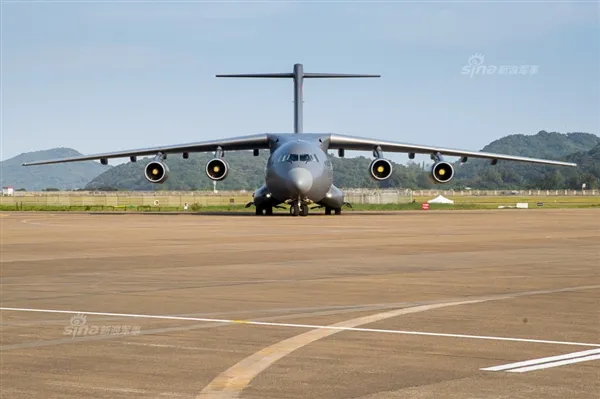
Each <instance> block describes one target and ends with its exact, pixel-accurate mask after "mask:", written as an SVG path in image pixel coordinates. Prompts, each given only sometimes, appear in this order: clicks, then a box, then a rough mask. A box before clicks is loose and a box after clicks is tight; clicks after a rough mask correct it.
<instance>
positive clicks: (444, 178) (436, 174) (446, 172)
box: [431, 161, 454, 183]
mask: <svg viewBox="0 0 600 399" xmlns="http://www.w3.org/2000/svg"><path fill="white" fill-rule="evenodd" d="M431 176H432V177H433V180H434V181H436V182H438V183H448V182H449V181H450V180H452V178H453V177H454V168H453V167H452V165H451V164H450V163H448V162H445V161H441V162H436V163H435V164H434V165H433V167H432V168H431Z"/></svg>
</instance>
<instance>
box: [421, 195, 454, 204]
mask: <svg viewBox="0 0 600 399" xmlns="http://www.w3.org/2000/svg"><path fill="white" fill-rule="evenodd" d="M427 203H429V204H454V201H452V200H451V199H448V198H446V197H444V196H443V195H438V196H437V197H435V198H434V199H430V200H429V201H427Z"/></svg>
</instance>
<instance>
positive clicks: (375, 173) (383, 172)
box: [369, 158, 392, 180]
mask: <svg viewBox="0 0 600 399" xmlns="http://www.w3.org/2000/svg"><path fill="white" fill-rule="evenodd" d="M369 172H371V177H373V178H374V179H375V180H386V179H389V177H390V176H391V175H392V163H391V162H390V161H388V160H387V159H383V158H378V159H374V160H373V162H371V165H369Z"/></svg>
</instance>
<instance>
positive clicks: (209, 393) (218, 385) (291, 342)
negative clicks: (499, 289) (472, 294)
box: [196, 286, 600, 399]
mask: <svg viewBox="0 0 600 399" xmlns="http://www.w3.org/2000/svg"><path fill="white" fill-rule="evenodd" d="M590 288H598V286H584V287H571V288H561V289H556V290H541V291H529V292H519V293H513V294H505V295H491V296H488V297H480V298H473V299H471V300H466V301H465V300H463V301H458V300H457V301H447V302H444V303H438V304H429V305H423V306H415V307H412V308H407V309H406V308H405V309H396V310H392V311H388V312H383V313H377V314H373V315H369V316H364V317H359V318H355V319H352V320H346V321H343V322H340V323H337V324H334V325H333V326H329V327H332V328H339V329H337V330H334V329H323V328H318V329H314V330H312V331H308V332H305V333H303V334H300V335H297V336H294V337H292V338H288V339H286V340H283V341H280V342H278V343H275V344H273V345H270V346H268V347H266V348H264V349H262V350H260V351H258V352H256V353H254V354H253V355H250V356H248V357H246V358H245V359H243V360H241V361H240V362H238V363H236V364H235V365H233V366H232V367H230V368H229V369H227V370H226V371H224V372H223V373H221V374H219V375H218V376H217V377H216V378H215V379H213V380H212V381H211V382H210V383H209V384H208V385H207V386H206V387H205V388H204V389H203V390H202V391H201V392H200V394H199V395H198V396H196V399H201V398H214V399H216V398H221V399H235V398H239V396H240V395H241V393H242V391H243V390H244V389H245V388H246V387H247V386H248V385H250V383H251V382H252V380H253V379H254V378H256V377H257V376H258V375H259V374H260V373H262V372H263V371H265V370H266V369H268V368H269V367H271V366H272V365H273V364H274V363H275V362H277V361H279V360H281V359H282V358H284V357H285V356H287V355H289V354H290V353H292V352H294V351H295V350H297V349H300V348H303V347H304V346H306V345H309V344H311V343H313V342H315V341H317V340H319V339H322V338H326V337H328V336H331V335H333V334H336V333H338V332H340V331H342V330H351V331H371V332H372V331H374V329H366V328H357V327H358V326H359V325H363V324H368V323H373V322H376V321H381V320H385V319H389V318H392V317H396V316H400V315H404V314H409V313H417V312H424V311H427V310H432V309H438V308H443V307H449V306H458V305H465V304H476V303H482V302H489V301H497V300H504V299H513V298H518V297H521V296H525V295H539V294H549V293H558V292H568V291H577V290H582V289H590ZM377 331H378V332H384V331H385V332H394V333H398V334H418V335H429V336H432V335H433V336H440V337H458V338H473V339H493V340H504V341H518V342H536V343H540V342H542V341H540V340H530V339H523V338H504V337H485V336H472V335H459V334H439V333H425V332H419V333H416V332H407V331H396V330H377ZM543 343H550V341H543ZM554 343H558V342H556V341H554ZM563 344H564V343H563ZM570 344H571V345H573V344H575V343H570ZM592 346H600V345H599V344H592ZM599 351H600V350H599Z"/></svg>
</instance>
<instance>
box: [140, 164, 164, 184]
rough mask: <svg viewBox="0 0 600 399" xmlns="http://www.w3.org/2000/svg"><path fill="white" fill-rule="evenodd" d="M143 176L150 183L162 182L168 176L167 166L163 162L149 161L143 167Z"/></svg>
mask: <svg viewBox="0 0 600 399" xmlns="http://www.w3.org/2000/svg"><path fill="white" fill-rule="evenodd" d="M144 176H145V177H146V180H148V181H149V182H150V183H164V182H165V181H167V179H168V178H169V167H168V166H167V164H166V163H164V162H160V161H152V162H149V163H148V165H146V168H145V169H144Z"/></svg>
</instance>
